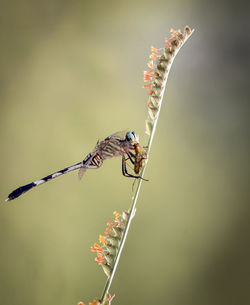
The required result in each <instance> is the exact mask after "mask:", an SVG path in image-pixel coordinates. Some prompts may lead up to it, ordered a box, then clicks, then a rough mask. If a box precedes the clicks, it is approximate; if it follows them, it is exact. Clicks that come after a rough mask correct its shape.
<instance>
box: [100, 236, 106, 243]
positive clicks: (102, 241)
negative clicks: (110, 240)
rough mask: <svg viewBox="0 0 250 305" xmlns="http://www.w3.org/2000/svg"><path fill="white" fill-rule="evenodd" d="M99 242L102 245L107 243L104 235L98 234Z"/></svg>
mask: <svg viewBox="0 0 250 305" xmlns="http://www.w3.org/2000/svg"><path fill="white" fill-rule="evenodd" d="M99 242H100V243H101V244H103V245H105V244H107V241H106V240H105V236H104V235H100V236H99Z"/></svg>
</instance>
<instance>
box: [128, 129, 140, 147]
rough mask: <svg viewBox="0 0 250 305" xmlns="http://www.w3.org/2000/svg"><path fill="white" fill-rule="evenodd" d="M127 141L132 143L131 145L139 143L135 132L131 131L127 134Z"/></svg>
mask: <svg viewBox="0 0 250 305" xmlns="http://www.w3.org/2000/svg"><path fill="white" fill-rule="evenodd" d="M126 140H127V141H128V142H129V143H130V144H132V145H133V144H134V143H135V142H138V138H137V136H136V135H135V133H134V131H129V132H127V133H126Z"/></svg>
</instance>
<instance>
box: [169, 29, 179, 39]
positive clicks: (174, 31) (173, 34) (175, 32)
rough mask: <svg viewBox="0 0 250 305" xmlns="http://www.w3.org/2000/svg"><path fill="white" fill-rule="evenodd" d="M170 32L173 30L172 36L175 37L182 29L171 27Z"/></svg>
mask: <svg viewBox="0 0 250 305" xmlns="http://www.w3.org/2000/svg"><path fill="white" fill-rule="evenodd" d="M170 32H171V36H172V37H175V36H177V35H178V34H180V33H181V30H174V29H171V30H170Z"/></svg>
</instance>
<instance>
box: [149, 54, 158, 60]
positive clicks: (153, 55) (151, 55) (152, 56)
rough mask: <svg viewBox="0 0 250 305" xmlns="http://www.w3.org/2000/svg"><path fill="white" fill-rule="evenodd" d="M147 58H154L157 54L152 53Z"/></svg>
mask: <svg viewBox="0 0 250 305" xmlns="http://www.w3.org/2000/svg"><path fill="white" fill-rule="evenodd" d="M149 58H151V59H153V60H155V59H156V58H157V54H155V53H152V54H150V56H149Z"/></svg>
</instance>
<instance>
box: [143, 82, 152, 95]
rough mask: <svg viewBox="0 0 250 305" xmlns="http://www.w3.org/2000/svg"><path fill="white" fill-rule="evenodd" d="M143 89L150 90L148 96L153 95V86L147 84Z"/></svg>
mask: <svg viewBox="0 0 250 305" xmlns="http://www.w3.org/2000/svg"><path fill="white" fill-rule="evenodd" d="M142 88H148V95H152V92H153V91H152V88H151V84H147V85H144V86H142Z"/></svg>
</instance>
